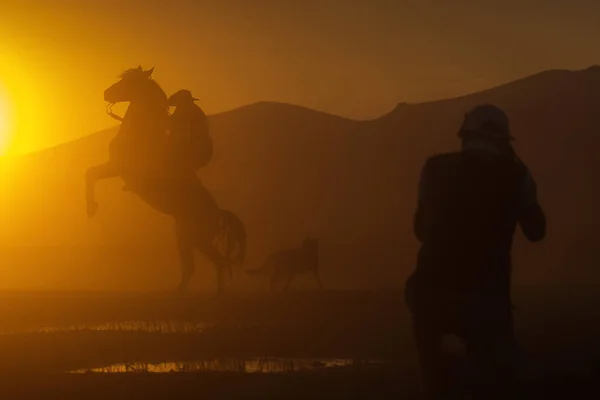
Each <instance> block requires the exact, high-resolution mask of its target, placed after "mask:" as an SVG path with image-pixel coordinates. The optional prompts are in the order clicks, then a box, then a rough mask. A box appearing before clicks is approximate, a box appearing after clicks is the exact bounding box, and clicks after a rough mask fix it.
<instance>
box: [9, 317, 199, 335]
mask: <svg viewBox="0 0 600 400" xmlns="http://www.w3.org/2000/svg"><path fill="white" fill-rule="evenodd" d="M210 326H211V324H207V323H201V322H184V321H136V320H133V321H120V322H106V323H101V324H77V325H64V326H44V327H36V328H27V329H18V330H16V329H13V330H1V331H0V334H3V335H7V334H17V333H64V332H77V331H119V332H149V333H201V332H202V331H204V330H205V329H206V328H209V327H210Z"/></svg>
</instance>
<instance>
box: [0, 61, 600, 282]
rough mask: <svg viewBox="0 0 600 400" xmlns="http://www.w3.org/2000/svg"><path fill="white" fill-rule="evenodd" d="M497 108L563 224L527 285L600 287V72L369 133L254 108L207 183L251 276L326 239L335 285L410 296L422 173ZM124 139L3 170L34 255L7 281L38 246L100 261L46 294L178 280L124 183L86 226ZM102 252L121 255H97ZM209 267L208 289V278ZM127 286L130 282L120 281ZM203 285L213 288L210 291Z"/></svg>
mask: <svg viewBox="0 0 600 400" xmlns="http://www.w3.org/2000/svg"><path fill="white" fill-rule="evenodd" d="M483 102H491V103H494V104H497V105H499V106H501V107H504V108H505V109H506V110H507V112H508V114H509V116H510V118H511V123H512V127H513V131H514V134H515V135H516V136H517V138H518V140H517V143H516V146H517V149H518V151H519V152H520V154H521V155H522V156H523V159H524V160H525V161H526V162H527V163H528V164H529V165H530V167H531V169H532V171H533V172H534V175H535V176H536V178H537V181H538V186H539V191H540V198H541V200H542V202H543V205H544V206H545V208H546V209H547V213H548V217H549V228H550V233H549V236H548V240H547V241H545V242H544V243H541V244H539V245H536V246H524V244H523V243H522V242H521V241H518V242H517V244H516V250H515V253H516V255H515V256H516V258H517V273H516V277H517V279H519V280H521V281H538V280H543V281H564V280H573V281H575V280H587V281H589V280H590V279H598V275H597V273H596V272H595V268H594V262H595V261H596V260H598V259H600V254H597V253H598V252H599V250H596V246H595V243H594V242H593V240H594V239H593V234H594V232H595V231H596V229H597V228H598V227H599V226H600V212H599V211H597V207H596V204H597V203H598V202H599V201H600V198H599V193H598V189H596V186H595V185H594V183H595V179H594V177H593V176H594V175H595V172H597V171H599V170H600V165H598V164H599V163H600V161H598V157H597V155H596V152H597V149H599V148H600V146H599V145H600V142H599V141H600V139H598V137H597V135H596V131H597V129H598V128H599V125H600V119H599V118H598V117H599V114H600V112H599V111H598V110H599V109H600V68H598V67H592V68H589V69H586V70H583V71H560V70H557V71H547V72H544V73H541V74H537V75H534V76H531V77H527V78H524V79H520V80H518V81H515V82H511V83H508V84H506V85H502V86H499V87H496V88H492V89H490V90H486V91H483V92H480V93H474V94H471V95H468V96H463V97H460V98H455V99H446V100H441V101H435V102H430V103H422V104H401V105H399V106H398V107H397V108H396V109H394V110H393V111H391V112H390V113H388V114H386V115H384V116H382V117H381V118H378V119H375V120H371V121H352V120H348V119H344V118H340V117H336V116H332V115H328V114H324V113H320V112H316V111H312V110H309V109H306V108H301V107H296V106H291V105H286V104H279V103H267V102H263V103H256V104H253V105H249V106H246V107H242V108H239V109H236V110H232V111H229V112H226V113H222V114H217V115H213V116H211V117H210V123H211V129H212V135H213V138H214V140H215V157H214V160H213V162H212V163H211V164H210V165H209V167H208V168H207V169H206V170H205V171H203V172H201V176H202V179H203V180H204V182H205V184H206V185H207V187H208V188H209V189H210V190H211V192H212V193H213V194H214V195H215V197H216V198H217V201H218V202H219V204H221V205H222V207H224V208H229V209H231V210H233V211H235V212H236V213H238V214H239V215H240V216H241V217H242V218H243V220H244V221H245V223H246V224H247V229H248V233H249V263H250V264H255V263H258V262H260V261H261V260H262V259H264V257H265V256H266V255H267V254H268V253H269V252H271V251H273V250H275V249H278V248H281V247H285V246H291V245H295V244H296V243H298V242H299V241H300V240H302V238H303V237H304V235H306V234H311V235H315V236H319V237H321V239H322V245H323V263H324V267H323V269H324V271H323V274H324V276H325V281H326V284H328V286H329V287H348V286H352V287H360V286H362V287H380V286H385V285H390V282H391V283H392V284H393V285H398V286H399V285H402V281H403V279H404V277H405V276H406V275H407V274H408V272H409V271H410V270H411V269H412V267H413V264H414V259H415V252H416V242H415V240H414V238H413V236H412V232H411V218H412V213H413V211H414V207H415V199H416V184H417V180H418V174H419V170H420V168H421V166H422V164H423V162H424V160H425V158H426V157H428V156H430V155H431V154H434V153H438V152H442V151H447V150H452V149H455V148H457V146H458V141H457V139H456V134H455V133H456V130H457V129H458V125H459V124H460V121H461V118H462V116H463V114H464V112H466V111H467V110H468V109H469V108H471V107H472V106H474V105H476V104H479V103H483ZM114 134H115V130H114V129H113V130H107V131H103V132H99V133H97V134H94V135H91V136H88V137H86V138H83V139H80V140H78V141H75V142H71V143H67V144H63V145H61V146H58V147H56V148H54V149H49V150H45V151H43V152H39V153H35V154H31V155H27V156H24V157H22V158H20V159H16V160H11V161H7V162H5V163H4V165H3V166H2V167H1V168H2V169H3V171H2V173H1V177H2V178H1V179H2V180H3V182H2V188H3V189H2V194H1V197H0V218H1V219H2V221H3V223H2V227H1V228H0V235H1V236H0V239H1V240H2V243H3V245H4V247H7V246H16V245H18V246H32V247H27V248H25V249H21V250H16V249H15V248H13V249H11V250H6V251H4V252H3V253H2V254H3V257H4V258H5V259H7V260H8V259H9V258H10V263H11V264H12V265H14V268H13V269H11V270H9V269H8V267H4V270H3V271H5V273H6V275H5V278H6V279H5V280H4V281H5V282H17V281H19V279H22V278H23V276H24V275H23V276H21V278H19V276H20V275H18V274H17V273H16V272H14V271H16V270H20V271H22V268H31V266H30V264H31V263H35V262H34V261H32V260H33V259H34V258H35V257H33V256H32V255H31V252H32V249H38V250H35V251H38V252H39V251H42V250H40V249H41V247H39V246H75V248H80V249H85V248H88V250H78V251H79V252H80V253H81V254H84V253H85V254H88V255H87V256H84V255H81V256H80V257H79V258H78V259H77V260H78V261H77V262H75V261H73V262H72V263H67V262H66V261H65V260H67V259H68V258H69V257H70V254H75V253H73V251H74V250H65V249H66V248H63V250H61V251H62V253H61V254H63V255H62V256H61V257H62V258H57V257H58V256H52V257H54V258H52V257H50V256H48V257H50V258H48V260H50V259H51V258H52V259H54V260H59V259H60V260H63V261H54V262H53V264H52V263H51V264H52V265H55V272H56V273H55V274H54V275H52V274H51V273H45V274H38V278H36V279H38V281H37V282H38V283H39V285H42V284H49V283H48V282H52V284H56V285H67V286H68V285H75V284H77V285H84V286H85V285H87V286H90V285H91V286H97V287H107V286H108V287H111V288H112V287H115V286H120V287H124V288H130V287H149V286H152V287H154V286H156V287H164V286H165V283H164V281H165V279H169V280H173V282H174V280H175V279H176V275H177V269H176V267H174V266H173V265H171V264H176V262H177V261H176V257H175V253H174V249H173V246H174V244H173V238H172V229H171V227H170V225H171V222H170V220H169V219H168V218H167V217H164V216H161V215H159V214H157V213H155V212H154V211H153V210H151V209H149V208H148V207H146V206H145V205H144V204H142V203H141V202H140V201H139V200H138V199H137V198H136V197H135V196H133V195H131V194H128V193H124V192H121V190H120V189H121V187H122V183H121V182H119V181H118V180H115V181H112V182H109V181H107V182H104V183H102V184H101V185H99V189H98V200H99V201H100V203H101V213H100V215H99V216H98V218H97V219H96V220H92V221H87V220H86V217H85V207H84V199H83V174H84V172H85V169H86V168H87V167H88V166H90V165H94V164H97V163H100V162H102V161H103V160H104V159H105V158H106V155H107V146H108V142H109V140H110V139H111V137H112V136H114ZM100 245H102V246H109V245H110V246H111V247H106V248H105V250H98V249H99V247H98V246H100ZM115 246H117V247H115ZM135 246H138V247H135ZM150 247H151V248H152V249H153V250H152V252H150V251H149V250H148V248H150ZM115 248H118V249H120V250H119V252H116V251H114V249H115ZM159 248H163V249H164V251H163V250H158V249H159ZM53 249H54V250H52V252H54V253H57V252H59V251H58V250H56V249H57V247H53ZM68 249H70V247H68ZM134 249H139V250H134ZM86 251H87V253H86ZM160 251H163V252H162V253H161V254H162V256H158V255H157V254H156V253H157V252H160ZM80 253H76V254H80ZM100 253H101V254H102V255H100ZM125 253H127V254H128V255H127V257H125V256H117V255H116V254H125ZM11 254H12V255H11ZM19 254H20V255H19ZM39 254H40V257H41V254H42V253H39ZM48 254H50V253H48ZM25 255H28V257H25ZM25 259H28V260H29V261H27V262H25V261H24V260H25ZM48 262H50V261H48ZM2 264H3V265H6V263H2ZM66 264H68V265H66ZM134 264H135V266H133V265H134ZM138 264H139V265H138ZM17 265H18V266H19V267H18V268H17ZM40 268H41V267H40ZM49 268H50V267H49ZM63 270H64V271H67V270H69V271H71V272H70V273H67V272H64V274H63V273H62V272H59V271H63ZM109 271H112V272H109ZM115 271H119V272H118V273H116V272H115ZM200 271H201V272H200V273H201V276H204V277H206V278H210V276H211V275H210V274H211V271H210V269H207V268H204V269H202V268H201V269H200ZM140 274H143V276H144V279H140ZM202 274H204V275H202ZM41 276H44V279H42V278H41ZM115 276H119V279H117V280H111V277H115ZM52 277H54V278H52ZM84 277H85V278H84ZM94 277H95V278H94ZM18 278H19V279H18ZM63 278H64V279H63ZM61 279H62V280H61ZM29 280H30V282H31V278H29ZM205 281H207V280H201V283H200V284H201V285H204V284H206V285H210V282H209V281H208V282H209V283H205ZM242 282H243V281H242ZM5 284H6V285H8V283H5ZM306 284H307V285H310V282H309V281H308V279H307V281H306ZM207 287H209V286H207Z"/></svg>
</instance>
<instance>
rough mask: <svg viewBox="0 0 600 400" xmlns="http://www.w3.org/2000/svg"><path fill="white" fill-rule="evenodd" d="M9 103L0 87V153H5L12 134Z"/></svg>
mask: <svg viewBox="0 0 600 400" xmlns="http://www.w3.org/2000/svg"><path fill="white" fill-rule="evenodd" d="M9 114H10V109H9V104H8V100H7V96H6V93H5V92H4V91H3V90H2V87H0V154H2V153H4V151H5V150H6V147H7V145H8V139H9V135H10V123H9V122H10V121H9V117H10V116H9Z"/></svg>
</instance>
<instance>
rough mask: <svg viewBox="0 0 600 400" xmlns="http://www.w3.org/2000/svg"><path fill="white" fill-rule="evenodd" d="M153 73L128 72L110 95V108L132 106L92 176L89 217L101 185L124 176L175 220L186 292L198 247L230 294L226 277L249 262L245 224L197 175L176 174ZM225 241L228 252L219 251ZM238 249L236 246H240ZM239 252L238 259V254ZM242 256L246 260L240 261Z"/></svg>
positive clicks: (164, 103) (88, 175) (88, 183)
mask: <svg viewBox="0 0 600 400" xmlns="http://www.w3.org/2000/svg"><path fill="white" fill-rule="evenodd" d="M152 72H153V69H150V70H148V71H145V70H143V69H142V67H141V66H139V67H137V68H132V69H129V70H127V71H125V72H124V73H123V74H122V75H121V80H120V81H119V82H117V83H115V84H114V85H112V86H111V87H109V88H108V89H106V90H105V92H104V100H105V101H107V102H108V103H109V104H110V105H112V104H114V103H118V102H129V103H130V104H129V106H128V108H127V112H126V114H125V117H124V118H120V117H118V118H117V119H120V120H122V122H121V126H120V128H119V132H118V133H117V136H116V137H115V138H114V139H113V140H112V141H111V143H110V145H109V161H108V162H106V163H104V164H101V165H98V166H95V167H91V168H89V169H88V170H87V172H86V202H87V212H88V216H89V217H92V216H94V215H95V214H96V211H97V208H98V205H97V203H96V201H95V200H94V188H95V185H96V182H97V181H98V180H102V179H108V178H116V177H119V176H120V177H121V178H122V179H123V181H124V182H125V186H126V188H127V190H130V191H132V192H134V193H135V194H137V195H138V196H139V197H140V198H141V199H142V200H143V201H144V202H146V203H147V204H148V205H150V206H151V207H153V208H154V209H156V210H158V211H160V212H162V213H165V214H168V215H170V216H172V217H173V218H174V220H175V230H176V236H177V246H178V250H179V257H180V263H181V282H180V284H179V286H178V289H179V290H183V289H184V288H185V287H187V285H188V284H189V282H190V279H191V277H192V274H193V272H194V258H193V250H194V248H197V249H198V250H200V251H201V252H202V253H203V254H204V255H206V257H207V258H208V259H209V260H210V261H211V262H212V263H213V265H214V266H215V268H216V271H217V288H218V292H219V293H222V292H223V290H224V273H225V270H226V269H228V268H229V267H230V265H231V264H232V263H235V262H241V261H243V255H244V254H245V246H246V236H245V230H244V228H243V223H242V222H241V220H240V219H239V218H238V217H237V216H235V215H234V214H233V213H231V212H230V211H224V210H221V209H220V208H219V206H218V205H217V203H216V201H215V200H214V198H213V197H212V196H211V194H210V193H209V192H208V190H207V189H206V188H205V187H204V185H203V184H202V183H201V182H200V181H199V180H198V178H197V177H196V175H195V174H194V173H188V174H173V169H172V157H171V154H172V153H171V151H170V147H169V146H168V135H167V129H168V127H169V113H168V109H169V105H168V102H167V96H166V94H165V92H164V91H163V90H162V89H161V88H160V86H159V85H158V84H157V83H156V82H155V81H154V80H153V79H151V76H152ZM219 241H221V242H222V241H225V242H226V246H227V249H229V250H227V249H226V250H227V251H228V253H227V254H223V253H221V252H220V251H219V249H218V244H219ZM234 243H235V244H237V245H235V244H234ZM235 248H237V249H238V252H237V254H238V255H234V254H233V251H234V249H235ZM240 257H241V258H240Z"/></svg>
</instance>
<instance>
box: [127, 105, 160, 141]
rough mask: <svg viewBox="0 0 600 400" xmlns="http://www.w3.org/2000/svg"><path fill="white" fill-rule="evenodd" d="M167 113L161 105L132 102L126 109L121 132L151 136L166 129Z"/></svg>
mask: <svg viewBox="0 0 600 400" xmlns="http://www.w3.org/2000/svg"><path fill="white" fill-rule="evenodd" d="M166 118H167V114H166V112H164V111H163V110H162V109H161V108H160V107H159V106H156V105H148V104H144V103H142V102H132V103H130V104H129V106H128V107H127V110H126V111H125V116H124V117H123V122H122V123H121V127H120V129H119V133H127V134H134V135H137V134H140V135H144V136H151V135H152V132H156V133H157V134H160V133H161V132H162V131H164V128H165V127H164V126H163V125H164V122H165V121H166Z"/></svg>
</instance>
